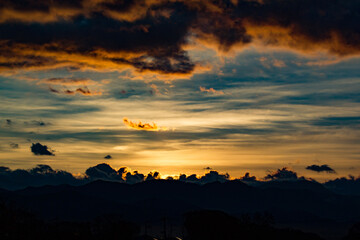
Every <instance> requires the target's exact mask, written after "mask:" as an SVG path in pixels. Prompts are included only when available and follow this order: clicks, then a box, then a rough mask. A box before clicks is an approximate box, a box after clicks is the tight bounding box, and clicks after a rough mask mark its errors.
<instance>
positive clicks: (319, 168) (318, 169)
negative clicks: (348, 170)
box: [306, 165, 336, 173]
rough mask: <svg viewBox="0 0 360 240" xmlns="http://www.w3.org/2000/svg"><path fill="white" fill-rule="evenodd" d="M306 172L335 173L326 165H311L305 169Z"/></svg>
mask: <svg viewBox="0 0 360 240" xmlns="http://www.w3.org/2000/svg"><path fill="white" fill-rule="evenodd" d="M306 169H307V170H310V171H315V172H327V173H336V172H335V170H334V169H332V168H331V167H329V166H328V165H321V166H319V165H311V166H307V167H306Z"/></svg>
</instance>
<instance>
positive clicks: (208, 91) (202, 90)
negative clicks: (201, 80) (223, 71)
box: [200, 86, 224, 95]
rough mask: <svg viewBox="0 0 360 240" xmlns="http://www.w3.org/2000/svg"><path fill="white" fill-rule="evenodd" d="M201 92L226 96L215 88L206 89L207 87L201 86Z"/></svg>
mask: <svg viewBox="0 0 360 240" xmlns="http://www.w3.org/2000/svg"><path fill="white" fill-rule="evenodd" d="M200 91H201V92H206V93H212V94H215V95H223V94H224V92H223V91H219V90H215V89H214V88H205V87H201V86H200Z"/></svg>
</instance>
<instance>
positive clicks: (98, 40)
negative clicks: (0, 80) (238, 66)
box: [0, 0, 360, 74]
mask: <svg viewBox="0 0 360 240" xmlns="http://www.w3.org/2000/svg"><path fill="white" fill-rule="evenodd" d="M299 9H301V11H300V10H299ZM359 11H360V2H359V1H342V0H331V1H328V0H304V1H282V0H263V1H248V0H238V1H230V0H216V1H212V0H201V1H185V0H172V1H163V0H160V1H147V0H137V1H108V0H99V1H95V0H94V1H93V0H90V1H58V0H57V1H45V0H42V1H34V0H26V1H25V0H24V1H8V0H7V1H2V2H1V4H0V13H1V14H0V15H1V17H0V36H1V37H0V53H1V55H2V56H4V57H5V58H4V59H3V60H1V61H0V68H2V69H17V68H39V67H60V66H62V67H64V66H71V67H72V68H73V69H80V68H84V67H87V68H95V69H119V68H122V66H132V67H134V68H135V69H137V70H139V71H156V72H161V73H165V74H173V73H177V74H183V73H190V72H192V71H193V70H194V67H195V63H193V62H192V61H191V60H190V59H189V57H188V55H187V52H186V51H185V50H184V49H185V48H184V45H185V44H186V43H187V39H188V37H189V36H191V37H192V38H195V39H200V40H201V41H205V42H208V43H210V44H215V45H216V46H217V47H218V48H220V49H222V50H224V51H227V50H229V49H230V48H232V47H233V46H235V45H236V46H240V47H241V46H243V45H247V44H249V43H251V42H254V41H255V40H256V41H257V42H261V43H262V44H264V45H271V46H280V47H286V48H293V49H297V50H304V51H313V50H317V49H324V50H328V51H330V52H332V53H335V54H338V55H348V54H358V53H359V52H360V25H359V24H358V22H360V15H359V14H357V13H358V12H359ZM70 56H75V57H70Z"/></svg>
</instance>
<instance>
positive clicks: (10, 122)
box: [5, 119, 13, 126]
mask: <svg viewBox="0 0 360 240" xmlns="http://www.w3.org/2000/svg"><path fill="white" fill-rule="evenodd" d="M5 122H6V125H8V126H11V125H12V124H13V122H12V121H11V120H10V119H6V120H5Z"/></svg>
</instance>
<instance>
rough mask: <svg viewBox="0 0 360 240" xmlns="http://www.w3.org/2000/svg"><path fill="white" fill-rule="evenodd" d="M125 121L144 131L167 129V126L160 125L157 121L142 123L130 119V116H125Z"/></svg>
mask: <svg viewBox="0 0 360 240" xmlns="http://www.w3.org/2000/svg"><path fill="white" fill-rule="evenodd" d="M123 122H124V124H125V125H126V126H128V127H129V128H132V129H136V130H143V131H167V130H168V129H167V128H166V127H158V126H157V125H156V123H152V124H151V123H142V122H141V121H139V122H138V123H136V122H132V121H130V120H129V119H128V118H126V117H125V118H124V119H123Z"/></svg>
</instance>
